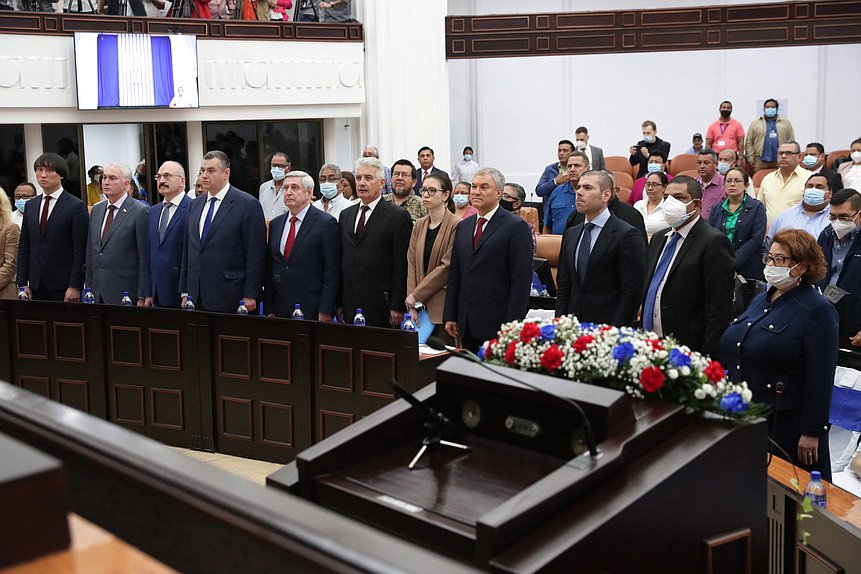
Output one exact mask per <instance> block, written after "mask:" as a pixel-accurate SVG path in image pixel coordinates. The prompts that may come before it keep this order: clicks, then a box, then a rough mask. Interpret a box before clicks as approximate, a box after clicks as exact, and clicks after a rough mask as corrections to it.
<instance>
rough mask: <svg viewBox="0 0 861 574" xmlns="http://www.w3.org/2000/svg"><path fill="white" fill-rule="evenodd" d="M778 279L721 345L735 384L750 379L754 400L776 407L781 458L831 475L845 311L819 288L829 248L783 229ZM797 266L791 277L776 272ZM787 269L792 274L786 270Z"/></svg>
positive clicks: (772, 267)
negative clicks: (831, 430)
mask: <svg viewBox="0 0 861 574" xmlns="http://www.w3.org/2000/svg"><path fill="white" fill-rule="evenodd" d="M763 259H764V260H766V261H768V263H767V267H766V279H768V280H769V282H770V283H774V285H773V286H771V287H770V288H769V290H768V292H767V293H762V294H760V295H757V296H756V297H755V298H754V299H753V301H751V303H750V306H749V307H748V308H747V309H746V310H745V312H744V313H742V314H741V315H740V316H739V317H738V318H737V319H736V320H735V321H733V322H732V324H731V325H730V326H729V327H728V328H727V330H726V331H725V332H724V334H723V337H722V338H721V349H722V351H723V356H724V357H725V359H726V361H727V365H728V366H727V368H728V372H729V376H730V378H731V379H732V380H733V381H736V382H740V381H746V382H747V384H748V386H749V387H750V389H751V391H753V400H754V401H756V402H761V403H766V404H768V405H770V406H771V413H770V414H769V417H768V422H769V436H770V437H771V438H772V439H773V440H774V441H775V442H777V444H779V445H780V447H781V449H783V451H786V452H785V453H784V452H783V451H781V450H780V449H774V448H773V447H771V448H772V449H773V452H774V454H776V455H777V456H779V457H781V458H787V457H789V460H790V462H792V463H793V464H795V465H798V466H800V467H802V468H804V469H805V470H808V471H810V470H818V471H820V472H821V473H822V477H823V478H825V479H826V480H830V479H831V461H830V456H829V451H828V426H829V425H828V415H829V411H830V408H831V389H832V386H833V384H834V370H835V368H836V367H837V336H838V321H837V312H836V311H835V310H834V306H833V305H831V303H829V302H828V301H827V300H826V299H825V298H824V297H823V296H822V295H821V294H820V293H819V291H818V290H817V289H816V288H815V287H814V284H815V283H816V282H817V281H819V280H820V279H821V278H822V277H823V276H824V275H825V262H824V259H823V256H822V250H821V249H820V248H819V246H818V245H817V244H816V240H814V239H813V237H812V236H811V235H810V234H809V233H807V232H806V231H802V230H799V229H783V230H781V231H779V232H778V233H777V234H776V235H775V236H774V239H773V241H772V244H771V248H770V249H769V253H768V254H766V255H764V256H763ZM786 269H788V270H789V273H788V275H786V276H785V277H783V278H781V277H776V276H771V275H772V273H773V272H777V273H778V274H779V273H780V272H781V271H782V270H786ZM783 273H786V271H783Z"/></svg>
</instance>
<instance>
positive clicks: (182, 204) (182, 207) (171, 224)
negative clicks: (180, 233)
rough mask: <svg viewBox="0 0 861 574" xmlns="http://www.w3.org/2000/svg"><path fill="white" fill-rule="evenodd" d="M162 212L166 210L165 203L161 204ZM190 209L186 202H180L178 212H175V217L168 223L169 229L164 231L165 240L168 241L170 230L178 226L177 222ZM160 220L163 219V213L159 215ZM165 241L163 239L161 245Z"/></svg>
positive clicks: (177, 207)
mask: <svg viewBox="0 0 861 574" xmlns="http://www.w3.org/2000/svg"><path fill="white" fill-rule="evenodd" d="M161 208H162V210H164V203H162V204H161ZM186 209H188V204H187V203H186V202H185V201H181V202H179V205H178V206H176V211H174V212H173V217H171V218H170V221H168V222H167V228H166V229H165V230H164V239H167V236H168V235H170V230H171V229H173V227H174V226H175V225H176V222H177V221H178V220H179V215H180V214H181V213H182V212H183V211H185V210H186ZM158 216H159V219H160V218H161V212H159V214H158ZM164 239H162V241H161V243H164Z"/></svg>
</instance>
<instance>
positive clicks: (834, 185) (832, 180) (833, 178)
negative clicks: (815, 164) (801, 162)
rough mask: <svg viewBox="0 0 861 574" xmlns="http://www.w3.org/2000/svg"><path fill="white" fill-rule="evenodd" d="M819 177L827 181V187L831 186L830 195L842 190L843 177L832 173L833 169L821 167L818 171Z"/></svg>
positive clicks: (834, 172)
mask: <svg viewBox="0 0 861 574" xmlns="http://www.w3.org/2000/svg"><path fill="white" fill-rule="evenodd" d="M801 167H804V166H801ZM819 175H824V176H825V178H826V179H827V180H828V185H830V186H831V193H834V192H836V191H840V190H841V189H843V176H842V175H840V174H839V173H837V172H836V171H834V170H833V169H828V168H827V167H823V168H822V169H820V170H819Z"/></svg>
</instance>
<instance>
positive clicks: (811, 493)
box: [804, 470, 825, 508]
mask: <svg viewBox="0 0 861 574" xmlns="http://www.w3.org/2000/svg"><path fill="white" fill-rule="evenodd" d="M804 498H809V499H810V502H812V503H813V506H818V507H819V508H825V487H824V486H822V474H821V473H820V472H819V471H818V470H812V471H810V482H808V483H807V487H806V488H805V489H804Z"/></svg>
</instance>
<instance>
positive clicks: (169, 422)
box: [149, 388, 185, 431]
mask: <svg viewBox="0 0 861 574" xmlns="http://www.w3.org/2000/svg"><path fill="white" fill-rule="evenodd" d="M149 396H150V424H151V425H152V426H154V427H159V428H165V429H174V430H178V431H183V430H185V420H184V413H185V401H184V397H183V392H182V389H157V388H151V389H150V390H149Z"/></svg>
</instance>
